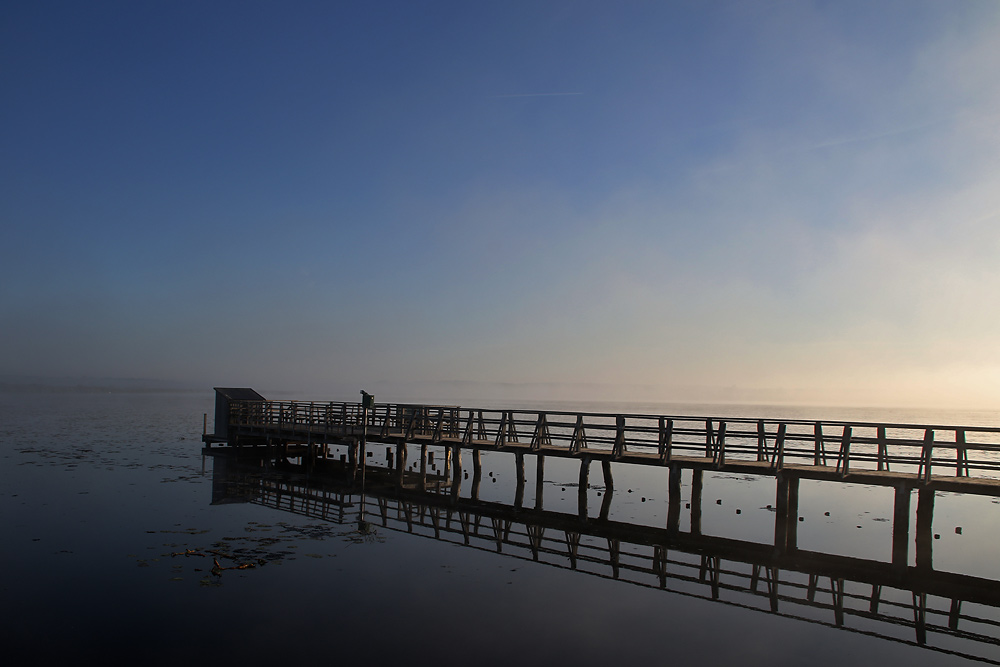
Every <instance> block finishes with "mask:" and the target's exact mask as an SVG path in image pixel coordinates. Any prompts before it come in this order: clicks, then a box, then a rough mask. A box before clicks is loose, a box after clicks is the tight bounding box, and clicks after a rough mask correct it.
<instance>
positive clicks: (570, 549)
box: [566, 530, 580, 570]
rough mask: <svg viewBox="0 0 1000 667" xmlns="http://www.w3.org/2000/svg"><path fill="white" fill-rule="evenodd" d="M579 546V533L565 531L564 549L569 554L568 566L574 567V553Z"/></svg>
mask: <svg viewBox="0 0 1000 667" xmlns="http://www.w3.org/2000/svg"><path fill="white" fill-rule="evenodd" d="M579 548H580V533H577V532H574V531H569V530H567V531H566V551H567V553H568V555H569V566H570V567H571V568H572V569H574V570H575V569H576V555H577V551H578V550H579Z"/></svg>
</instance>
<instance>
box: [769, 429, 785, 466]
mask: <svg viewBox="0 0 1000 667" xmlns="http://www.w3.org/2000/svg"><path fill="white" fill-rule="evenodd" d="M786 430H787V427H786V426H785V424H778V433H777V434H776V435H775V436H774V450H773V451H772V453H771V469H772V470H781V469H782V468H783V467H784V466H785V431H786Z"/></svg>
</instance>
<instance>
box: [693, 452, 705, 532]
mask: <svg viewBox="0 0 1000 667" xmlns="http://www.w3.org/2000/svg"><path fill="white" fill-rule="evenodd" d="M703 486H704V471H703V470H701V469H700V468H699V469H697V470H692V471H691V534H692V535H701V498H702V495H703V494H702V488H703Z"/></svg>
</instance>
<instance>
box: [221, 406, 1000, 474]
mask: <svg viewBox="0 0 1000 667" xmlns="http://www.w3.org/2000/svg"><path fill="white" fill-rule="evenodd" d="M229 414H230V422H229V425H230V427H235V430H236V432H237V433H240V432H242V433H246V434H256V435H267V436H275V437H286V438H298V439H301V440H302V441H305V440H306V439H307V438H308V439H309V440H310V441H316V442H318V441H320V440H331V439H337V438H357V437H360V435H361V434H362V433H364V435H365V436H366V437H367V438H368V439H369V440H375V441H382V442H421V443H430V444H441V445H458V446H466V447H474V448H496V449H508V450H517V451H527V452H536V453H541V454H552V453H563V454H568V455H579V456H586V455H591V456H603V457H608V458H610V459H612V460H615V459H618V460H631V461H635V462H640V461H641V462H645V463H652V464H656V463H659V464H662V465H667V464H669V463H670V462H671V461H672V460H673V459H675V458H682V459H685V460H691V459H703V460H704V461H705V462H706V463H710V464H711V465H713V466H715V467H723V466H724V465H726V464H737V463H742V464H746V465H747V466H748V467H757V468H765V469H771V470H775V471H777V470H781V469H782V468H784V467H785V466H796V467H800V466H816V467H819V466H823V467H829V468H833V469H834V470H835V471H836V472H837V473H840V474H842V475H847V474H848V473H849V472H857V471H872V472H878V471H883V472H887V473H889V472H892V473H897V474H898V473H908V474H912V475H915V476H917V477H918V478H921V479H923V480H929V479H930V477H931V474H932V471H933V472H934V473H936V474H938V475H940V474H941V471H942V470H944V471H945V474H947V475H952V476H955V477H981V478H997V477H1000V428H993V427H983V426H954V425H952V426H948V425H934V424H898V423H875V422H861V421H826V420H824V421H809V420H796V419H747V418H726V417H698V416H676V415H675V416H666V415H643V414H610V413H592V412H563V411H552V410H490V409H478V408H464V407H458V406H435V405H417V404H401V403H388V404H377V405H376V406H375V408H374V409H373V410H370V411H369V414H368V417H367V422H366V423H365V420H364V417H363V411H362V408H361V405H360V404H357V403H340V402H315V401H232V402H231V403H230V412H229Z"/></svg>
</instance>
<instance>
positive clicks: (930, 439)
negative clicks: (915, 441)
mask: <svg viewBox="0 0 1000 667" xmlns="http://www.w3.org/2000/svg"><path fill="white" fill-rule="evenodd" d="M933 459H934V429H930V428H929V429H926V430H925V431H924V445H923V447H922V448H921V450H920V467H919V468H918V469H917V477H919V478H920V480H921V481H922V482H924V483H925V484H926V483H927V482H929V481H931V462H932V461H933Z"/></svg>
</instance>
